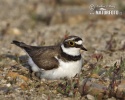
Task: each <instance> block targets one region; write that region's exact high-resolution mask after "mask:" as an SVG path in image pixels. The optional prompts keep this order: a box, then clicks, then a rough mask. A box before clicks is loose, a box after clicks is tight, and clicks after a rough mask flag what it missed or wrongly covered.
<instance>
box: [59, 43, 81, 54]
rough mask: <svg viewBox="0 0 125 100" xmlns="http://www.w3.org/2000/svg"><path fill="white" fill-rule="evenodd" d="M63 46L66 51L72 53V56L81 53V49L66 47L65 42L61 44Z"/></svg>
mask: <svg viewBox="0 0 125 100" xmlns="http://www.w3.org/2000/svg"><path fill="white" fill-rule="evenodd" d="M61 48H62V50H63V52H64V53H66V54H68V55H71V56H78V55H80V49H79V48H75V47H70V48H65V47H64V45H63V44H61Z"/></svg>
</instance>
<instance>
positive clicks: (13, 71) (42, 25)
mask: <svg viewBox="0 0 125 100" xmlns="http://www.w3.org/2000/svg"><path fill="white" fill-rule="evenodd" d="M47 1H48V2H49V0H47ZM64 1H65V0H64ZM48 2H45V1H42V0H41V1H40V0H36V1H33V0H20V1H17V0H1V1H0V47H1V49H0V78H1V80H0V100H7V99H9V100H18V99H20V100H40V99H41V100H47V99H48V100H52V99H54V100H58V99H60V100H71V99H76V100H78V99H80V94H79V93H77V96H75V97H70V96H67V95H63V93H60V92H58V91H57V88H58V85H59V84H58V83H59V82H64V81H58V82H50V83H49V81H46V80H43V81H38V80H36V79H31V78H28V70H27V68H25V67H24V64H23V63H22V62H20V61H19V57H20V56H22V55H25V52H24V51H23V50H21V49H20V48H18V47H16V46H15V45H12V44H11V42H12V40H19V41H23V42H25V43H27V44H30V45H55V44H57V43H58V42H60V40H61V39H63V38H64V37H66V36H68V35H77V36H79V37H81V38H82V39H83V40H84V46H85V47H86V48H87V49H88V51H87V52H82V56H83V57H84V63H85V64H89V63H92V64H93V63H95V62H96V57H95V56H94V55H101V57H102V58H101V60H100V61H99V64H100V65H101V66H102V68H103V67H106V66H109V67H110V66H113V65H114V63H115V62H118V61H120V59H121V57H122V58H125V21H124V17H121V16H115V15H114V16H109V17H104V16H93V17H92V16H90V15H89V14H88V15H86V14H85V16H84V14H79V13H78V15H79V16H74V15H72V13H71V15H70V14H69V15H68V14H64V16H63V15H62V14H61V15H60V13H59V12H60V11H61V10H60V9H63V8H64V5H65V3H64V5H61V6H60V5H59V6H56V7H55V5H58V4H56V0H55V2H50V4H48ZM76 4H77V6H73V7H72V5H69V4H67V3H66V8H67V9H73V8H75V7H76V8H78V9H82V6H81V5H82V4H79V3H78V2H76ZM89 4H91V2H83V5H89ZM86 7H87V6H86ZM86 7H83V8H85V9H86ZM55 10H56V11H55ZM54 11H55V12H56V13H55V12H54ZM88 16H90V17H89V18H88ZM56 18H57V20H55V19H56ZM62 18H64V19H62ZM76 18H78V20H77V21H76ZM23 60H25V59H23ZM16 76H18V79H17V77H16ZM51 83H52V84H53V85H51ZM54 86H55V87H54ZM84 99H85V98H83V100H84ZM91 100H93V99H91ZM113 100H115V99H113Z"/></svg>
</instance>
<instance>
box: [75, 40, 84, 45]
mask: <svg viewBox="0 0 125 100" xmlns="http://www.w3.org/2000/svg"><path fill="white" fill-rule="evenodd" d="M82 42H83V41H82V40H79V41H77V42H75V43H76V44H78V45H81V44H82Z"/></svg>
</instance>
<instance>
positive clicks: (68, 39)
mask: <svg viewBox="0 0 125 100" xmlns="http://www.w3.org/2000/svg"><path fill="white" fill-rule="evenodd" d="M69 40H74V38H70V39H67V40H65V41H69Z"/></svg>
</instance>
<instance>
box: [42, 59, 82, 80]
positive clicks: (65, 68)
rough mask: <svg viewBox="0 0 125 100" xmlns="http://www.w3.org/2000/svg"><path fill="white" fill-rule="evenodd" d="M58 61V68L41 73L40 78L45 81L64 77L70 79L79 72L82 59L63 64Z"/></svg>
mask: <svg viewBox="0 0 125 100" xmlns="http://www.w3.org/2000/svg"><path fill="white" fill-rule="evenodd" d="M58 60H59V63H60V65H59V67H58V68H56V69H52V70H48V71H45V70H44V71H43V73H42V74H41V78H46V79H60V78H64V77H68V78H71V77H74V76H75V75H76V74H78V73H79V72H80V71H81V68H82V59H81V60H78V61H72V62H63V61H62V60H60V59H58Z"/></svg>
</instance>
